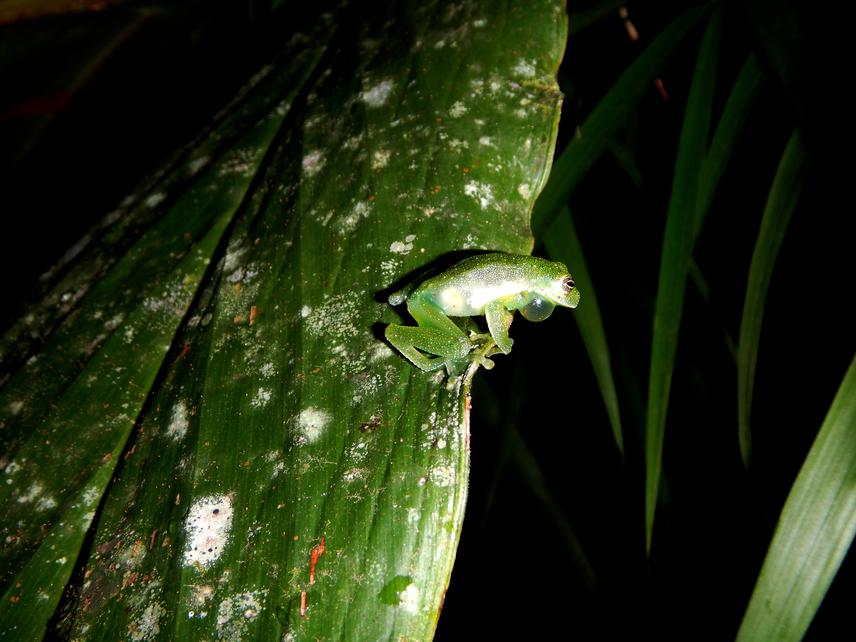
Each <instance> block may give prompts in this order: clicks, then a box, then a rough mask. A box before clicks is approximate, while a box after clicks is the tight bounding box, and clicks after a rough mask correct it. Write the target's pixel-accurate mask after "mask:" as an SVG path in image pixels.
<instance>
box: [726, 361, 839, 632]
mask: <svg viewBox="0 0 856 642" xmlns="http://www.w3.org/2000/svg"><path fill="white" fill-rule="evenodd" d="M854 535H856V358H854V359H853V361H852V362H851V363H850V367H849V368H848V370H847V373H846V374H845V376H844V380H843V381H842V382H841V387H840V388H839V389H838V393H837V394H836V395H835V399H834V400H833V402H832V406H830V408H829V412H828V413H827V415H826V419H824V421H823V425H822V426H821V428H820V432H818V434H817V437H816V438H815V440H814V444H813V445H812V447H811V450H810V451H809V453H808V456H807V457H806V459H805V462H804V463H803V465H802V468H801V469H800V472H799V475H798V476H797V479H796V481H795V482H794V485H793V487H792V488H791V492H790V493H789V494H788V499H787V500H786V501H785V506H784V508H783V509H782V513H781V515H780V516H779V523H778V524H777V526H776V530H775V533H774V534H773V540H772V542H771V543H770V548H769V549H768V550H767V557H766V558H765V559H764V565H763V566H762V568H761V573H760V575H759V576H758V581H757V583H756V584H755V590H754V591H753V592H752V598H751V599H750V601H749V606H748V608H747V609H746V614H745V615H744V616H743V623H742V624H741V626H740V631H739V633H738V635H737V641H738V642H754V640H776V641H777V642H791V641H792V642H798V641H799V640H801V639H802V637H803V635H804V634H805V632H806V630H807V629H808V627H809V625H810V624H811V621H812V619H813V618H814V615H815V613H816V612H817V609H818V608H819V607H820V604H821V602H822V601H823V597H824V595H826V591H827V590H828V589H829V586H830V584H831V583H832V580H833V578H834V577H835V574H836V573H837V572H838V568H839V566H841V562H842V561H843V560H844V556H845V555H846V554H847V551H848V549H849V548H850V545H851V543H852V542H853V537H854Z"/></svg>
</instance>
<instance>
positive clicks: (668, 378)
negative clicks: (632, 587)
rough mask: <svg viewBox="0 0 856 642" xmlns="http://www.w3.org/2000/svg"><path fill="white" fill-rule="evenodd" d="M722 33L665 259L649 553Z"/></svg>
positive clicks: (707, 46) (707, 39) (698, 88)
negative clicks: (700, 177)
mask: <svg viewBox="0 0 856 642" xmlns="http://www.w3.org/2000/svg"><path fill="white" fill-rule="evenodd" d="M720 30H721V12H720V11H717V12H714V14H713V15H712V17H711V20H710V22H709V23H708V26H707V29H706V30H705V33H704V37H703V38H702V42H701V47H700V49H699V54H698V58H697V60H696V65H695V69H694V71H693V80H692V85H691V86H690V92H689V96H688V98H687V107H686V111H685V113H684V120H683V125H682V128H681V136H680V141H679V144H678V154H677V159H676V161H675V173H674V177H673V180H672V194H671V197H670V199H669V209H668V213H667V215H666V231H665V234H664V238H663V250H662V255H661V258H660V277H659V280H658V284H657V301H656V304H655V308H654V335H653V339H652V343H651V369H650V374H649V379H648V416H647V421H646V435H645V546H646V550H647V551H649V552H650V550H651V535H652V532H653V528H654V512H655V508H656V505H657V493H658V490H659V487H660V475H661V472H662V471H661V469H662V460H663V439H664V435H665V428H666V414H667V411H668V407H669V392H670V389H671V384H672V371H673V368H674V363H675V355H676V353H677V349H678V332H679V330H680V324H681V313H682V309H683V304H684V294H685V291H686V281H687V273H688V270H689V263H690V258H691V255H692V240H693V239H692V234H693V229H694V224H695V208H696V202H697V200H696V199H697V194H698V185H699V176H700V174H701V169H702V164H703V162H704V158H705V154H706V150H707V140H708V133H709V129H710V120H711V113H712V111H713V98H714V89H715V80H716V72H717V66H718V58H719V44H720V42H719V41H720Z"/></svg>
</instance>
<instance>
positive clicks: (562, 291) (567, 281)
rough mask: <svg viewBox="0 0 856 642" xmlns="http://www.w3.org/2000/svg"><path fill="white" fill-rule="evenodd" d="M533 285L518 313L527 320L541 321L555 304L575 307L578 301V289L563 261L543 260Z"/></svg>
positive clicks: (551, 310) (548, 314)
mask: <svg viewBox="0 0 856 642" xmlns="http://www.w3.org/2000/svg"><path fill="white" fill-rule="evenodd" d="M544 263H545V264H546V265H544V266H543V267H541V269H540V272H541V274H540V275H539V277H538V278H537V279H536V284H535V287H533V288H532V290H531V291H530V292H529V296H528V301H527V303H526V305H524V306H523V307H522V308H520V313H521V314H522V315H523V317H524V318H525V319H527V320H529V321H543V320H544V319H546V318H547V317H549V316H550V315H551V314H552V313H553V309H554V308H555V307H556V306H557V305H561V306H563V307H565V308H575V307H577V304H579V302H580V291H579V290H578V289H577V287H576V284H575V283H574V278H573V277H572V276H571V273H570V272H568V268H567V267H565V264H564V263H559V262H548V261H545V262H544Z"/></svg>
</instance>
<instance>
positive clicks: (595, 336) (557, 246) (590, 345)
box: [544, 208, 624, 458]
mask: <svg viewBox="0 0 856 642" xmlns="http://www.w3.org/2000/svg"><path fill="white" fill-rule="evenodd" d="M544 246H545V247H546V248H547V252H548V254H549V255H550V257H551V258H552V259H553V260H554V261H562V262H563V263H564V264H565V265H567V266H568V268H569V269H570V271H571V274H573V275H574V280H575V282H576V284H577V287H579V289H580V292H582V296H583V297H585V303H584V304H581V305H580V306H579V308H577V310H576V311H575V313H574V321H575V322H576V324H577V327H578V328H579V331H580V335H581V336H582V339H583V345H584V346H585V348H586V352H587V353H588V356H589V360H590V361H591V364H592V368H593V369H594V374H595V378H596V379H597V383H598V386H599V387H600V394H601V396H602V397H603V403H604V406H605V407H606V413H607V416H608V417H609V424H610V426H611V427H612V437H613V439H614V440H615V445H616V446H617V447H618V451H619V452H620V453H621V456H622V458H623V457H624V437H623V433H622V429H621V413H620V411H619V407H618V393H617V392H616V389H615V379H614V378H613V376H612V364H611V360H610V355H609V343H608V342H607V340H606V331H605V330H604V327H603V319H602V318H601V315H600V306H599V305H598V303H597V296H596V294H595V289H594V283H593V282H592V279H591V275H590V274H589V271H588V266H587V265H586V262H585V256H584V254H583V247H582V244H581V243H580V240H579V237H578V236H577V232H576V229H575V228H574V224H573V220H572V219H571V213H570V211H569V210H568V209H567V208H565V209H564V210H563V212H562V215H561V216H559V217H558V218H557V219H556V220H555V221H553V224H552V225H551V226H550V230H549V232H548V233H547V235H546V236H545V237H544Z"/></svg>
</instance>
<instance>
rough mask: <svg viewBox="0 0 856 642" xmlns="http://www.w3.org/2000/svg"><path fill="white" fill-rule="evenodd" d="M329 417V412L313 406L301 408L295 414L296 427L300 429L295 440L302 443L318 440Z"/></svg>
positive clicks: (328, 421) (330, 417)
mask: <svg viewBox="0 0 856 642" xmlns="http://www.w3.org/2000/svg"><path fill="white" fill-rule="evenodd" d="M331 419H332V416H331V415H330V413H329V412H327V411H326V410H321V409H320V408H315V407H314V406H309V407H308V408H304V409H303V410H301V411H300V414H299V415H298V416H297V428H298V430H299V431H300V432H299V434H298V436H297V442H298V443H299V444H300V445H304V444H312V443H315V442H316V441H318V439H319V438H320V437H321V435H322V434H324V429H325V428H326V427H327V424H329V423H330V420H331Z"/></svg>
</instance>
